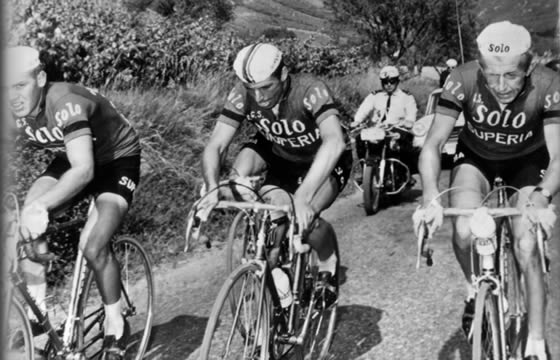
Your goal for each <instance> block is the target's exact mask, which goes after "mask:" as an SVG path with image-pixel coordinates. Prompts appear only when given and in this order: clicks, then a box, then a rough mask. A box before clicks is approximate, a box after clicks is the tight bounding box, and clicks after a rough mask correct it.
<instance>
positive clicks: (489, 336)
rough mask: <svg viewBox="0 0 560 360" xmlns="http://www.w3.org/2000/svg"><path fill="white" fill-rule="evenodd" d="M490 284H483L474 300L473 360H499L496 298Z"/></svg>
mask: <svg viewBox="0 0 560 360" xmlns="http://www.w3.org/2000/svg"><path fill="white" fill-rule="evenodd" d="M490 286H491V285H490V283H488V282H483V283H482V284H481V285H480V288H479V289H478V293H477V295H476V300H475V310H474V321H473V325H472V326H473V348H472V352H473V360H501V351H500V327H499V321H498V307H497V298H496V296H494V295H493V294H492V289H491V288H490Z"/></svg>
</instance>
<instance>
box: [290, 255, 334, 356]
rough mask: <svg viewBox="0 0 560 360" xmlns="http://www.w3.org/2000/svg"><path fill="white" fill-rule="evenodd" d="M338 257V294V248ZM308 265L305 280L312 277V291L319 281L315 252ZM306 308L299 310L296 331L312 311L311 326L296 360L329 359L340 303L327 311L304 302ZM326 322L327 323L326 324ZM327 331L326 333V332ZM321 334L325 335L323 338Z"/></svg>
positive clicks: (310, 256)
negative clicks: (310, 306)
mask: <svg viewBox="0 0 560 360" xmlns="http://www.w3.org/2000/svg"><path fill="white" fill-rule="evenodd" d="M335 251H336V256H337V259H338V260H337V265H336V275H335V280H334V281H335V285H336V291H337V293H338V291H339V289H340V283H339V279H340V278H339V275H340V255H339V251H338V246H337V247H336V248H335ZM307 261H308V264H307V266H306V271H305V273H306V274H304V278H305V277H306V276H311V278H312V279H313V283H312V286H311V289H315V283H316V281H317V275H318V271H317V264H316V262H317V258H316V254H315V253H314V252H311V253H309V255H308V260H307ZM302 304H303V305H304V306H302V307H300V308H299V309H298V310H299V312H300V314H299V316H297V315H296V320H297V321H298V323H297V326H296V329H297V328H299V327H301V326H303V322H304V319H305V315H307V312H308V311H312V312H313V313H312V315H311V324H310V326H309V329H308V333H307V337H306V338H305V339H304V343H303V346H301V347H298V348H297V349H296V350H295V351H294V354H295V356H294V359H295V360H304V359H305V360H322V359H326V358H328V355H329V350H330V347H331V344H332V341H333V339H334V334H335V332H334V330H335V327H336V318H337V313H338V301H337V302H335V303H334V304H332V305H331V306H330V307H328V308H326V309H315V308H313V309H310V308H309V303H307V304H306V303H305V301H303V302H302ZM324 321H326V323H324ZM324 331H326V332H324ZM319 333H321V334H323V333H324V335H322V336H320V335H319Z"/></svg>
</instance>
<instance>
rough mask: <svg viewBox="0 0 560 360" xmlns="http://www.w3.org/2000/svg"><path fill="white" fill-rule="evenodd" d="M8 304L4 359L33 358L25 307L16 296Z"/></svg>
mask: <svg viewBox="0 0 560 360" xmlns="http://www.w3.org/2000/svg"><path fill="white" fill-rule="evenodd" d="M9 306H10V308H9V310H8V319H7V322H6V339H5V342H4V346H5V352H4V356H5V359H10V360H12V359H14V360H33V359H34V355H35V354H34V349H33V336H32V334H31V326H30V324H29V320H28V318H27V314H26V313H25V309H24V308H23V305H22V304H21V302H20V301H19V300H17V299H16V298H13V299H12V301H11V302H10V304H9Z"/></svg>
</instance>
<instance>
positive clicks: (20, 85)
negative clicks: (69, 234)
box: [4, 46, 140, 360]
mask: <svg viewBox="0 0 560 360" xmlns="http://www.w3.org/2000/svg"><path fill="white" fill-rule="evenodd" d="M5 59H6V72H5V74H4V75H5V76H4V79H5V81H6V82H7V84H6V85H7V88H8V101H9V103H8V105H9V107H10V110H11V112H12V115H13V118H14V123H15V124H16V126H17V128H18V130H19V131H20V132H21V134H22V138H23V139H24V140H25V141H26V142H28V143H31V144H33V145H35V146H38V147H42V148H50V149H52V150H53V151H54V152H55V154H56V156H55V158H54V160H53V161H52V162H51V163H50V164H49V165H48V167H47V168H46V170H45V171H44V172H43V173H42V174H41V175H39V177H38V178H37V179H36V180H35V181H34V182H33V184H32V185H31V188H30V189H29V191H28V192H27V196H26V198H25V202H24V207H23V210H22V213H21V217H22V219H21V225H22V231H23V232H24V233H25V234H24V235H26V236H29V237H31V238H36V237H38V236H39V235H41V234H42V233H43V232H44V231H45V230H46V227H47V224H48V221H49V219H48V216H49V213H52V212H57V211H58V210H60V209H61V208H64V207H65V206H66V205H68V204H69V203H73V202H74V201H76V200H79V199H80V198H82V197H83V196H85V195H87V194H91V195H93V196H94V205H95V206H94V208H93V211H92V212H91V214H90V215H89V217H88V219H87V221H86V224H85V225H84V228H83V230H82V232H81V234H80V243H79V244H80V245H79V246H80V248H81V249H82V250H83V252H84V256H85V257H86V259H87V262H88V265H89V266H90V267H91V268H92V270H93V272H94V274H95V279H96V281H97V285H98V287H99V290H100V292H101V298H102V300H103V303H104V305H105V324H104V332H105V334H104V336H105V338H104V341H103V352H102V357H101V358H102V359H104V360H117V359H123V358H124V352H125V349H126V345H127V341H128V337H129V335H130V326H129V324H128V323H127V322H126V320H125V319H124V318H123V317H122V314H121V306H120V297H121V282H120V270H119V264H118V263H117V260H116V259H115V257H114V256H113V255H112V253H111V250H110V247H109V241H110V239H111V237H112V236H113V234H114V233H115V232H116V231H117V229H118V228H119V226H120V225H121V223H122V220H123V218H124V216H125V215H126V213H127V211H128V208H129V205H130V203H131V201H132V197H133V193H134V189H135V188H136V185H137V184H138V180H139V177H140V142H139V137H138V134H137V133H136V131H135V130H134V129H133V128H132V126H131V125H130V123H129V122H128V120H127V119H126V118H124V116H122V115H121V114H120V113H119V112H118V111H117V110H116V109H115V108H114V106H113V105H112V104H111V102H110V101H109V100H107V99H106V98H105V97H103V96H102V95H100V94H99V93H98V92H97V91H94V90H92V89H88V88H85V87H82V86H79V85H75V84H70V83H65V82H49V81H48V80H47V75H46V73H45V71H44V70H43V67H42V64H41V62H40V60H39V52H38V51H37V50H36V49H33V48H31V47H27V46H18V47H12V48H8V49H6V51H5ZM21 267H22V269H23V271H24V275H25V277H26V279H27V283H28V284H29V291H30V293H31V294H32V295H33V296H34V298H35V299H36V300H37V303H38V304H39V306H40V307H41V309H42V310H43V311H45V312H46V306H45V292H46V279H45V268H44V266H43V265H41V264H38V263H33V262H31V261H29V260H23V261H22V264H21ZM33 318H34V317H33ZM38 328H39V327H37V326H32V329H34V330H35V331H34V333H35V335H37V329H38Z"/></svg>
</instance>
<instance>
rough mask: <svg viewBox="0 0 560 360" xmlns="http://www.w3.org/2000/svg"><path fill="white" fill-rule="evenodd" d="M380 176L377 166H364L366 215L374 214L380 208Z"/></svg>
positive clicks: (363, 187)
mask: <svg viewBox="0 0 560 360" xmlns="http://www.w3.org/2000/svg"><path fill="white" fill-rule="evenodd" d="M378 176H379V175H378V172H377V166H372V165H371V164H366V166H365V167H364V182H363V184H362V189H363V191H364V193H363V194H364V209H365V211H366V215H373V214H375V213H376V212H377V211H378V210H379V202H380V199H381V191H379V188H377V186H376V184H377V183H378V182H379V181H378V180H379V179H378Z"/></svg>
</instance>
